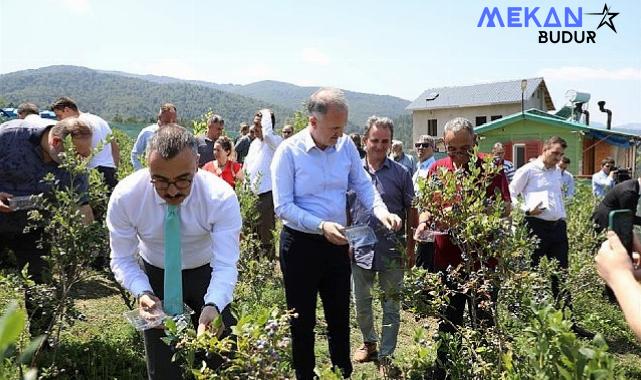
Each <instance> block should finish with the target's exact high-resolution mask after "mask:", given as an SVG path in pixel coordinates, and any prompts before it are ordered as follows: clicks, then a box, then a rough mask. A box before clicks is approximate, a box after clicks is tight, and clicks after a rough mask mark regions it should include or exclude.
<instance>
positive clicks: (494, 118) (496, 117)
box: [490, 115, 503, 121]
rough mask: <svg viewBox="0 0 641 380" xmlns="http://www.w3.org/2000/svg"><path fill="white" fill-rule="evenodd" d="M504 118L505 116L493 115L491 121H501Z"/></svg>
mask: <svg viewBox="0 0 641 380" xmlns="http://www.w3.org/2000/svg"><path fill="white" fill-rule="evenodd" d="M502 117H503V115H492V116H490V121H494V120H498V119H500V118H502Z"/></svg>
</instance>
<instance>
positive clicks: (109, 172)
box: [96, 166, 118, 194]
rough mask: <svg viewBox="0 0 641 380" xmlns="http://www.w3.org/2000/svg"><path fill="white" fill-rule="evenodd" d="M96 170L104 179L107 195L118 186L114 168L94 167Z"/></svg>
mask: <svg viewBox="0 0 641 380" xmlns="http://www.w3.org/2000/svg"><path fill="white" fill-rule="evenodd" d="M96 170H98V171H99V172H100V174H102V176H103V177H104V178H105V183H106V184H107V187H108V188H109V193H110V194H111V192H112V191H113V189H114V187H116V185H117V184H118V179H117V178H116V168H112V167H109V166H96Z"/></svg>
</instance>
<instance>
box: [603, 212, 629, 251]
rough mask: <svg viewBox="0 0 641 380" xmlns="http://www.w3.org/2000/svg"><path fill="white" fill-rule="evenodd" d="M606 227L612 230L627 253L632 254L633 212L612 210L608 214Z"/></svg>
mask: <svg viewBox="0 0 641 380" xmlns="http://www.w3.org/2000/svg"><path fill="white" fill-rule="evenodd" d="M608 227H609V229H610V230H612V231H614V232H615V233H616V234H617V236H619V239H620V240H621V243H622V244H623V246H624V247H625V249H626V250H627V251H628V255H631V254H632V250H633V248H632V241H633V237H634V235H633V234H634V231H633V229H634V214H633V213H632V211H630V210H627V209H625V210H612V211H610V214H609V215H608Z"/></svg>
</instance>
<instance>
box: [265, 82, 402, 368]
mask: <svg viewBox="0 0 641 380" xmlns="http://www.w3.org/2000/svg"><path fill="white" fill-rule="evenodd" d="M307 110H308V112H309V125H308V126H307V128H305V129H303V130H302V131H300V132H298V133H297V134H296V135H294V136H292V137H291V138H289V139H287V140H285V142H283V144H281V145H280V146H279V147H278V149H277V151H276V154H275V155H274V161H273V162H272V166H271V171H272V185H273V188H274V207H275V210H276V214H277V215H278V217H279V218H281V219H282V220H283V225H284V227H283V230H282V232H281V236H280V267H281V270H282V271H283V279H284V282H285V297H286V299H287V307H288V308H289V309H294V311H295V312H296V313H298V318H294V319H292V321H291V331H292V356H293V362H294V368H295V370H296V378H297V379H299V380H300V379H304V380H307V379H310V380H311V379H312V378H314V366H315V360H316V359H315V357H314V326H315V325H316V302H317V298H318V294H320V297H321V300H322V302H323V308H324V310H325V319H326V321H327V336H328V342H329V351H330V353H331V360H332V364H333V365H334V366H335V367H338V368H339V369H340V370H341V371H342V372H343V376H344V377H349V376H350V375H351V373H352V363H351V361H350V344H349V304H350V302H349V295H350V275H351V264H350V258H349V254H348V245H347V243H348V242H347V240H346V237H345V235H344V233H343V232H344V229H345V227H344V226H345V225H347V215H346V209H347V208H346V201H347V200H346V194H347V191H348V190H353V191H354V192H355V193H356V197H357V198H358V200H359V201H360V202H361V204H362V205H363V207H364V209H366V210H372V213H373V214H374V215H375V216H376V218H378V219H379V220H380V221H381V222H382V223H383V225H384V226H385V227H386V228H388V229H394V230H398V229H400V227H401V219H400V218H399V217H398V216H397V215H394V214H391V213H390V212H389V211H388V210H387V207H386V206H385V204H384V203H383V201H382V200H381V197H380V195H379V194H378V193H377V192H376V189H375V188H374V185H373V183H372V180H371V178H370V177H369V175H368V174H367V172H366V171H365V169H364V168H363V163H362V161H361V158H360V156H359V154H358V151H357V149H356V146H355V145H354V143H353V142H352V140H351V139H350V137H349V136H347V135H345V134H343V131H344V129H345V125H346V124H347V113H348V107H347V102H346V100H345V96H344V95H343V93H342V92H341V91H340V90H337V89H327V88H324V89H320V90H318V91H316V92H315V93H314V94H313V95H312V96H311V97H310V99H309V101H308V103H307Z"/></svg>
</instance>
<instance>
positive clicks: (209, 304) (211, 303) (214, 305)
mask: <svg viewBox="0 0 641 380" xmlns="http://www.w3.org/2000/svg"><path fill="white" fill-rule="evenodd" d="M205 306H211V307H213V308H214V309H216V312H217V313H218V314H220V309H219V308H218V306H216V304H215V303H213V302H207V303H206V304H204V305H203V307H205Z"/></svg>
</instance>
